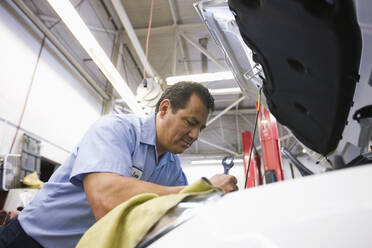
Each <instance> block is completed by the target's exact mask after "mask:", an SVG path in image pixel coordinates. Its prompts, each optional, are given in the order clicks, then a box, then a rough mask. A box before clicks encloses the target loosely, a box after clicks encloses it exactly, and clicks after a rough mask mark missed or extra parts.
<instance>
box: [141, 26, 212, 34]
mask: <svg viewBox="0 0 372 248" xmlns="http://www.w3.org/2000/svg"><path fill="white" fill-rule="evenodd" d="M194 30H196V31H199V30H205V31H206V32H207V30H206V28H205V25H204V24H203V23H190V24H173V25H166V26H160V27H152V28H151V35H164V34H169V33H171V32H172V31H180V32H188V31H194ZM134 31H135V33H136V35H137V36H146V35H147V28H137V29H135V30H134Z"/></svg>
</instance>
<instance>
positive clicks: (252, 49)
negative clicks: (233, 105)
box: [195, 0, 362, 155]
mask: <svg viewBox="0 0 372 248" xmlns="http://www.w3.org/2000/svg"><path fill="white" fill-rule="evenodd" d="M195 7H196V9H197V11H198V13H199V15H200V16H201V18H202V19H203V20H204V22H205V24H206V26H207V28H208V29H209V31H210V33H211V35H212V37H213V38H214V39H215V41H216V42H217V44H218V45H219V46H220V47H221V48H222V50H223V52H224V53H225V55H226V61H227V63H228V65H229V67H230V69H231V70H232V72H233V73H234V75H235V79H236V80H237V82H238V84H239V86H240V87H241V88H242V91H243V92H244V93H245V94H247V95H248V96H251V97H255V96H257V92H258V87H261V86H262V88H263V92H264V95H265V97H266V104H267V106H268V107H269V109H270V112H271V113H272V114H273V115H274V116H275V117H276V118H277V119H278V121H279V122H280V123H281V124H283V125H285V126H287V127H288V128H289V129H290V130H291V131H292V132H293V134H294V135H295V136H296V138H298V140H300V141H301V142H302V143H303V144H304V145H306V146H307V147H309V148H310V149H312V150H314V151H316V152H318V153H320V154H323V155H327V154H328V153H330V152H332V151H333V150H335V149H336V147H337V145H338V142H339V140H340V139H341V138H342V132H343V130H344V127H345V125H346V124H347V123H346V121H347V117H348V114H349V111H350V107H351V106H352V104H353V96H354V91H355V87H356V83H357V81H358V80H359V75H358V71H359V65H360V58H361V49H362V38H361V32H360V28H359V25H358V22H357V19H356V14H355V8H354V4H353V1H352V0H323V1H322V0H317V1H312V0H271V1H269V0H249V1H248V0H229V1H228V2H226V1H221V0H211V1H201V2H199V3H197V4H196V5H195ZM256 63H258V64H259V66H257V65H256ZM260 68H262V71H263V73H262V72H261V73H260V72H259V71H257V70H260Z"/></svg>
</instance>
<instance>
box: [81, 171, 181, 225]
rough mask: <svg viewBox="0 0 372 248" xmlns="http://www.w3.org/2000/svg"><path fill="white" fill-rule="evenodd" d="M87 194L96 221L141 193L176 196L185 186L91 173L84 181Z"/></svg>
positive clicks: (113, 174)
mask: <svg viewBox="0 0 372 248" xmlns="http://www.w3.org/2000/svg"><path fill="white" fill-rule="evenodd" d="M83 184H84V190H85V194H86V195H87V199H88V202H89V205H90V208H91V209H92V212H93V214H94V217H95V218H96V220H99V219H100V218H102V217H103V216H104V215H105V214H107V213H108V212H109V211H110V210H111V209H113V208H115V207H116V206H117V205H119V204H120V203H122V202H125V201H127V200H129V199H130V198H131V197H133V196H135V195H138V194H141V193H155V194H158V195H160V196H161V195H168V194H176V193H178V192H180V191H181V190H182V189H183V188H184V186H174V187H168V186H162V185H158V184H154V183H149V182H145V181H141V180H138V179H136V178H131V177H124V176H121V175H118V174H115V173H90V174H87V175H85V176H84V179H83Z"/></svg>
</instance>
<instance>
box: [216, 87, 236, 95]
mask: <svg viewBox="0 0 372 248" xmlns="http://www.w3.org/2000/svg"><path fill="white" fill-rule="evenodd" d="M209 92H210V93H211V94H212V95H214V96H218V95H232V94H241V93H242V91H241V89H240V88H239V87H236V88H223V89H209Z"/></svg>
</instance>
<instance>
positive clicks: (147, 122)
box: [140, 113, 156, 146]
mask: <svg viewBox="0 0 372 248" xmlns="http://www.w3.org/2000/svg"><path fill="white" fill-rule="evenodd" d="M141 120H142V123H143V124H142V128H141V139H140V142H141V143H145V144H148V145H153V146H156V127H155V113H154V114H151V115H149V116H145V117H141Z"/></svg>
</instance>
